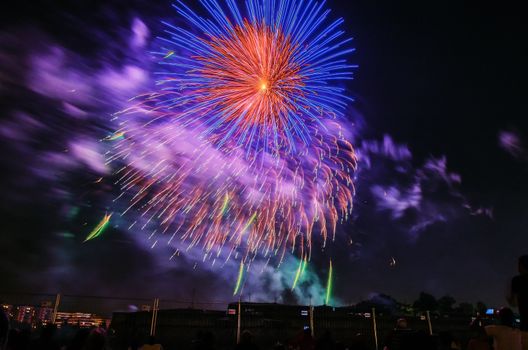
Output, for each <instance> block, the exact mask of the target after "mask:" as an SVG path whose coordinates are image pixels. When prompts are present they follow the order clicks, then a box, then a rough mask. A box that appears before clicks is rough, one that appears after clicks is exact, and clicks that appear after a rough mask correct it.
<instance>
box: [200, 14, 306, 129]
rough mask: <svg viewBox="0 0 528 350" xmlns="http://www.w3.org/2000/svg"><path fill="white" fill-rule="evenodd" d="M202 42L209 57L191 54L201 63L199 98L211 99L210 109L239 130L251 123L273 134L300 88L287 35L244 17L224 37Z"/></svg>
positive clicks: (292, 108) (282, 123)
mask: <svg viewBox="0 0 528 350" xmlns="http://www.w3.org/2000/svg"><path fill="white" fill-rule="evenodd" d="M207 44H208V45H209V46H210V47H211V48H212V51H213V52H214V55H212V57H207V58H205V57H197V59H199V60H201V61H203V68H201V69H200V70H199V73H200V75H201V76H203V77H205V78H206V79H207V83H206V84H204V85H203V86H202V87H201V88H200V89H199V93H200V96H201V97H200V99H202V100H203V101H213V103H212V104H211V105H210V106H211V107H210V108H211V110H213V109H214V110H219V111H220V112H221V115H222V116H223V117H224V118H225V120H226V121H228V122H229V121H236V122H237V124H238V128H237V129H238V130H239V133H241V132H244V131H245V130H247V128H249V127H252V126H254V125H255V124H257V123H258V124H263V125H266V126H268V127H269V128H272V129H274V130H276V131H278V132H279V134H280V133H281V132H282V131H283V130H282V131H281V129H283V128H284V127H288V125H289V122H288V120H287V119H288V116H289V115H290V114H291V113H296V112H297V108H296V99H297V98H299V97H300V96H302V95H303V92H302V87H303V86H304V84H303V78H302V76H301V75H300V74H299V71H300V66H299V64H297V63H296V62H294V60H293V57H292V55H293V53H294V51H295V49H296V47H295V46H293V45H292V43H291V41H290V39H289V38H288V37H286V36H284V35H283V34H282V33H281V32H280V31H273V30H272V29H271V28H270V27H269V26H267V25H265V24H251V23H249V22H247V21H244V24H243V25H242V26H236V27H235V29H234V31H233V32H232V33H231V34H230V35H229V36H221V37H212V38H211V39H210V41H208V42H207Z"/></svg>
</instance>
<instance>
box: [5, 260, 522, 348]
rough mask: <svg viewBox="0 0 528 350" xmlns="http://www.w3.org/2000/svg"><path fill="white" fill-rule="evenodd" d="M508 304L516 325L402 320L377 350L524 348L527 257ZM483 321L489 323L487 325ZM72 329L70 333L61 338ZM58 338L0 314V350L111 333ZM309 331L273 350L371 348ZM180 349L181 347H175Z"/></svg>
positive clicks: (86, 343)
mask: <svg viewBox="0 0 528 350" xmlns="http://www.w3.org/2000/svg"><path fill="white" fill-rule="evenodd" d="M508 302H509V303H510V305H512V306H513V307H517V308H518V310H519V315H520V326H519V327H517V326H516V325H515V317H514V313H513V311H512V309H510V308H502V309H501V310H500V311H499V312H498V315H497V318H496V320H495V322H492V323H490V322H489V321H486V320H484V319H481V318H480V317H477V318H476V319H475V320H474V321H473V322H472V323H471V325H470V326H469V327H470V331H471V334H472V336H471V339H470V340H469V342H467V343H465V344H463V345H462V344H461V341H460V340H458V339H456V338H455V337H453V336H452V335H451V333H449V332H440V333H439V334H437V335H434V336H432V335H430V334H428V333H427V332H423V331H415V330H412V329H410V328H409V327H408V324H407V320H406V319H404V318H401V319H399V320H398V321H397V323H396V327H395V328H394V330H392V331H391V332H390V333H389V334H388V335H387V336H386V337H385V338H384V339H381V340H380V341H379V344H378V345H379V346H378V348H380V349H383V350H462V349H466V350H528V255H525V256H522V257H520V258H519V275H517V276H515V277H514V278H513V279H512V282H511V292H510V293H509V296H508ZM485 322H487V323H485ZM68 329H69V330H70V334H67V336H64V335H65V333H68V332H67V330H68ZM60 331H61V334H60V335H59V333H58V329H57V327H56V326H55V325H52V324H50V325H47V326H45V327H43V328H42V329H41V331H40V334H39V335H38V337H33V335H32V334H31V331H30V330H29V329H17V328H12V329H10V328H9V320H8V318H7V316H6V315H5V314H4V313H3V311H1V310H0V350H109V349H110V341H109V338H110V337H109V334H108V331H107V329H106V326H105V325H101V326H100V327H94V328H92V329H87V328H78V329H71V327H68V326H67V325H64V327H62V328H61V330H60ZM312 334H313V333H312V330H311V329H310V328H308V327H306V328H305V329H304V330H302V331H300V332H299V334H298V335H297V336H295V337H294V338H293V339H291V340H289V341H288V342H286V343H284V344H283V343H276V344H275V345H274V346H273V350H286V349H288V350H345V349H348V350H371V349H372V345H371V344H369V343H368V342H367V341H366V339H365V338H364V337H362V336H361V335H360V334H358V335H357V336H356V337H355V338H354V339H355V340H356V341H355V342H354V344H346V345H345V344H343V343H340V342H338V341H336V340H334V339H333V337H332V334H331V332H330V331H325V332H324V333H323V334H322V335H321V336H320V337H318V338H317V339H316V338H314V337H313V336H312ZM127 348H128V349H127V350H162V349H163V346H162V345H161V344H160V343H158V342H157V341H156V339H155V338H154V337H148V338H147V340H146V341H145V342H143V343H142V344H139V343H133V344H129V345H128V346H127ZM216 348H217V347H216V346H215V341H214V336H213V334H212V333H211V332H203V331H200V332H198V334H197V336H196V337H195V340H194V341H193V342H192V345H191V349H192V350H214V349H216ZM177 349H179V348H177ZM233 349H234V350H260V347H259V345H258V344H257V343H256V342H255V340H254V337H253V336H252V334H251V333H250V332H248V331H244V332H242V334H241V336H240V339H239V341H238V344H236V345H234V347H233Z"/></svg>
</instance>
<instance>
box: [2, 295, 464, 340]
mask: <svg viewBox="0 0 528 350" xmlns="http://www.w3.org/2000/svg"><path fill="white" fill-rule="evenodd" d="M0 302H2V303H4V304H6V305H12V309H11V310H10V312H9V313H10V316H11V321H12V322H13V323H14V324H17V325H18V326H21V325H27V324H31V327H33V328H38V327H39V326H41V325H43V324H47V323H57V324H58V326H61V325H69V326H81V327H83V326H84V327H90V326H99V325H100V324H106V326H108V327H109V328H110V332H109V334H110V335H111V342H112V345H113V347H112V348H113V349H126V348H127V347H128V345H129V344H130V343H133V342H141V341H143V340H144V339H145V338H146V337H147V336H149V335H155V336H156V337H157V338H158V339H160V340H161V341H162V343H163V344H164V345H165V348H166V349H171V348H186V347H191V346H192V342H193V340H195V339H196V338H197V337H198V336H199V335H198V334H199V332H201V334H202V335H203V334H204V332H205V333H208V334H211V335H212V336H213V337H214V340H215V346H216V348H217V349H227V348H232V347H233V345H234V344H235V343H236V342H238V341H239V340H240V335H241V332H242V331H244V330H248V331H250V332H251V333H252V335H253V337H254V339H255V342H256V343H257V344H259V345H261V347H268V348H269V347H272V346H273V345H274V344H275V343H276V342H281V343H283V344H288V342H290V341H291V340H292V339H295V338H296V337H298V336H299V333H300V332H302V331H303V329H304V328H305V327H309V328H310V329H311V330H312V334H313V335H314V336H315V337H316V338H317V337H320V336H321V335H322V334H323V333H324V332H326V331H327V330H329V331H331V333H332V336H333V338H334V339H336V340H337V341H340V342H341V343H343V344H349V345H350V344H352V345H354V344H357V345H358V344H362V345H364V346H366V347H367V348H368V349H380V348H382V346H383V339H385V337H386V336H387V335H388V333H389V332H390V331H391V330H392V329H393V328H394V325H395V323H396V320H397V318H398V316H395V315H390V316H388V315H380V314H377V313H376V310H375V309H372V310H371V312H370V313H356V312H354V311H353V308H347V307H330V306H302V305H282V304H275V303H249V302H240V301H239V302H234V303H233V302H232V303H228V302H224V301H200V302H198V301H195V300H192V298H191V300H172V299H161V298H127V297H105V296H97V295H69V294H63V295H61V294H51V293H48V294H31V293H0ZM407 320H408V323H409V327H410V328H412V329H413V330H417V331H422V332H423V333H426V334H433V333H434V332H440V331H443V330H449V331H453V330H455V331H457V330H459V331H460V332H463V331H464V330H466V329H467V325H468V323H469V320H468V319H467V318H464V319H460V320H453V319H442V318H438V317H434V318H431V317H430V315H429V313H426V314H425V315H423V316H421V317H407ZM352 347H354V346H352Z"/></svg>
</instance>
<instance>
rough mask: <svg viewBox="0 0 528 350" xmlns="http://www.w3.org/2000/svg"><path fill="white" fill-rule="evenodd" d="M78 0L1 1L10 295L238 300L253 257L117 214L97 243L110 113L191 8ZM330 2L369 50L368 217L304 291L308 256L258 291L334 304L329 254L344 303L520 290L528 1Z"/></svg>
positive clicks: (361, 112) (362, 116) (365, 128)
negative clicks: (207, 255) (243, 269)
mask: <svg viewBox="0 0 528 350" xmlns="http://www.w3.org/2000/svg"><path fill="white" fill-rule="evenodd" d="M187 3H189V4H190V5H192V6H193V7H197V8H198V7H199V4H198V3H196V4H194V3H193V2H192V1H187ZM22 5H23V4H22ZM62 5H63V6H62ZM62 5H59V4H58V2H51V1H50V2H49V4H48V3H46V2H45V1H39V2H28V3H27V4H26V6H21V7H20V8H18V9H17V8H13V7H11V8H9V9H7V8H2V9H0V13H2V15H1V17H2V21H1V22H0V96H1V98H0V112H1V118H0V135H1V147H2V152H1V161H2V164H3V166H2V168H3V170H2V175H1V181H0V190H1V193H2V201H1V205H0V215H1V218H2V220H1V222H2V228H1V236H0V247H1V254H0V276H2V282H1V287H0V292H17V291H23V292H35V293H40V292H51V293H55V292H58V291H60V292H62V293H72V294H89V295H105V296H137V297H148V298H150V297H153V296H159V297H162V298H163V297H166V298H172V299H181V300H188V299H190V297H191V294H192V293H193V292H192V291H193V289H194V290H195V294H196V297H197V299H200V300H221V301H231V300H232V299H233V298H234V297H233V296H232V291H233V287H234V284H235V280H236V273H237V270H238V265H237V264H230V265H227V266H225V267H224V268H220V267H218V266H215V267H211V266H209V265H206V264H200V263H198V264H197V265H196V267H195V260H196V256H193V253H190V254H189V256H182V257H179V258H178V259H174V260H169V257H170V256H171V254H172V252H171V251H169V250H168V249H166V248H163V247H159V246H158V247H154V248H152V249H151V245H152V243H151V242H149V241H148V237H147V235H146V234H144V233H142V232H136V231H134V230H127V229H126V228H127V227H128V225H127V223H126V222H124V221H119V220H117V221H115V222H113V223H112V227H111V228H110V229H109V230H107V231H106V232H105V233H104V234H103V235H102V236H101V237H98V238H97V239H94V240H92V241H89V242H86V243H83V241H84V239H85V237H86V235H87V234H88V233H89V232H90V230H91V229H92V228H93V227H94V226H95V225H97V223H98V222H99V220H101V218H102V217H103V215H104V214H105V212H109V211H113V209H114V208H113V207H112V205H113V204H112V203H113V202H112V199H113V198H115V197H116V196H117V195H118V193H119V190H118V189H117V188H116V186H114V185H113V184H112V183H113V182H112V175H111V174H112V170H113V169H111V167H109V166H107V165H105V164H104V160H103V156H102V154H103V153H104V152H105V150H104V147H105V146H104V145H103V144H102V143H101V142H99V140H100V139H102V138H104V137H105V136H107V135H109V134H111V133H112V132H113V129H112V126H111V124H110V123H109V120H110V119H111V116H110V115H111V114H112V113H115V112H116V111H118V110H120V109H122V108H124V106H125V104H126V101H127V99H129V98H130V97H132V96H134V95H136V94H137V93H138V92H141V91H144V89H145V88H146V87H148V86H149V85H150V84H151V72H152V71H153V67H154V61H152V59H151V58H150V56H149V55H148V51H149V49H150V48H152V47H153V46H154V45H155V41H156V40H155V38H156V36H158V35H160V33H161V30H162V27H161V25H160V20H171V21H173V22H176V23H179V22H178V18H177V16H178V15H177V13H176V12H175V11H174V10H172V9H171V8H170V3H169V2H165V1H157V2H155V3H154V2H152V1H127V2H119V1H104V2H88V1H84V2H83V1H80V2H75V5H73V4H72V3H66V2H64V4H62ZM2 6H6V5H2ZM22 7H23V8H22ZM328 7H329V8H332V9H333V12H332V14H333V16H334V17H335V16H342V17H343V18H344V19H345V30H346V31H347V34H348V35H350V36H352V37H353V38H354V47H355V48H356V52H355V53H354V54H353V55H351V56H350V58H349V60H350V61H351V62H353V63H357V64H358V65H359V68H358V69H357V71H356V72H355V79H354V80H353V81H351V82H350V83H349V84H347V90H348V91H349V94H350V95H352V96H354V98H355V100H356V101H355V102H354V103H353V104H351V105H350V107H349V111H348V118H349V120H350V123H352V124H353V127H352V129H353V131H354V135H353V136H352V140H351V141H352V143H353V145H354V147H355V149H356V151H357V153H358V155H359V157H360V162H359V168H358V171H357V172H356V178H357V179H356V190H357V193H356V196H355V198H354V210H353V214H352V218H351V219H349V221H348V222H347V223H345V224H343V225H340V227H339V228H338V232H337V238H336V242H334V243H332V244H329V245H328V247H327V248H326V249H325V250H324V251H320V252H316V253H314V255H315V256H314V258H313V262H312V263H311V264H310V274H309V277H307V279H306V281H304V283H303V284H302V285H301V287H300V288H299V290H298V291H297V292H296V293H295V294H292V293H289V292H287V291H288V290H289V288H290V286H291V276H292V274H294V273H295V267H296V266H297V263H296V261H295V260H294V259H293V258H292V259H291V260H287V261H286V263H285V264H284V265H283V266H282V267H281V269H279V270H278V271H276V270H275V269H274V268H264V267H262V270H263V271H264V272H263V273H261V274H259V272H260V269H258V268H255V272H254V274H253V275H251V273H252V272H250V276H248V277H247V281H246V284H245V287H244V288H245V289H244V292H243V295H248V294H249V293H251V294H252V296H253V300H261V301H274V300H277V301H282V302H299V303H303V302H309V300H310V299H312V300H314V301H315V302H316V303H321V299H320V296H321V293H323V292H322V290H323V289H324V285H325V283H326V282H325V281H326V276H327V269H328V258H329V257H331V258H332V260H333V264H334V272H335V289H334V301H335V303H336V304H347V303H349V302H357V301H360V300H362V299H366V298H368V297H369V296H371V295H372V294H373V293H385V294H389V295H392V296H394V297H395V298H397V299H399V300H401V301H404V302H412V301H413V300H415V299H416V297H417V295H418V293H419V292H420V291H422V290H423V291H427V292H429V293H432V294H434V295H436V296H437V297H440V296H442V295H445V294H450V295H452V296H454V297H455V299H456V300H457V301H469V302H476V301H479V300H482V301H484V302H486V303H488V304H491V305H494V306H501V305H504V304H505V294H506V290H507V286H508V281H509V279H510V278H511V277H512V276H513V275H514V274H515V273H516V263H517V258H518V256H519V255H521V254H526V253H528V235H527V234H526V232H525V230H526V227H527V225H528V222H527V217H528V212H527V208H528V199H527V198H528V196H527V195H528V185H527V182H526V181H525V178H526V175H527V167H528V148H527V147H528V146H527V141H526V140H527V132H528V129H527V126H528V125H527V122H526V120H527V116H528V115H527V108H526V99H525V98H524V97H525V96H524V94H525V93H523V91H526V87H525V85H526V81H528V66H527V65H526V62H528V57H527V56H528V41H527V40H526V37H527V35H528V28H527V26H526V23H525V18H524V16H523V14H524V12H523V11H521V5H520V4H519V5H513V4H508V3H506V2H503V3H494V4H493V5H485V4H483V3H478V5H477V3H474V4H470V3H466V4H465V5H462V4H461V3H460V2H458V1H447V2H422V1H407V2H405V3H403V2H390V1H385V2H382V1H366V0H365V1H346V2H345V1H334V0H332V1H329V2H328ZM114 170H115V169H114ZM101 177H102V178H104V179H103V180H102V181H100V182H97V180H98V179H99V178H101ZM197 255H199V254H197ZM198 260H199V258H198ZM391 262H392V263H391ZM394 262H395V263H394ZM256 265H257V267H258V266H259V263H258V262H257V263H256ZM194 267H195V268H194Z"/></svg>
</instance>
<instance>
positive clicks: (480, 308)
mask: <svg viewBox="0 0 528 350" xmlns="http://www.w3.org/2000/svg"><path fill="white" fill-rule="evenodd" d="M476 309H477V312H478V313H479V314H481V315H484V314H486V310H487V309H488V307H487V306H486V304H484V303H483V302H482V301H479V302H477V307H476Z"/></svg>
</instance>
